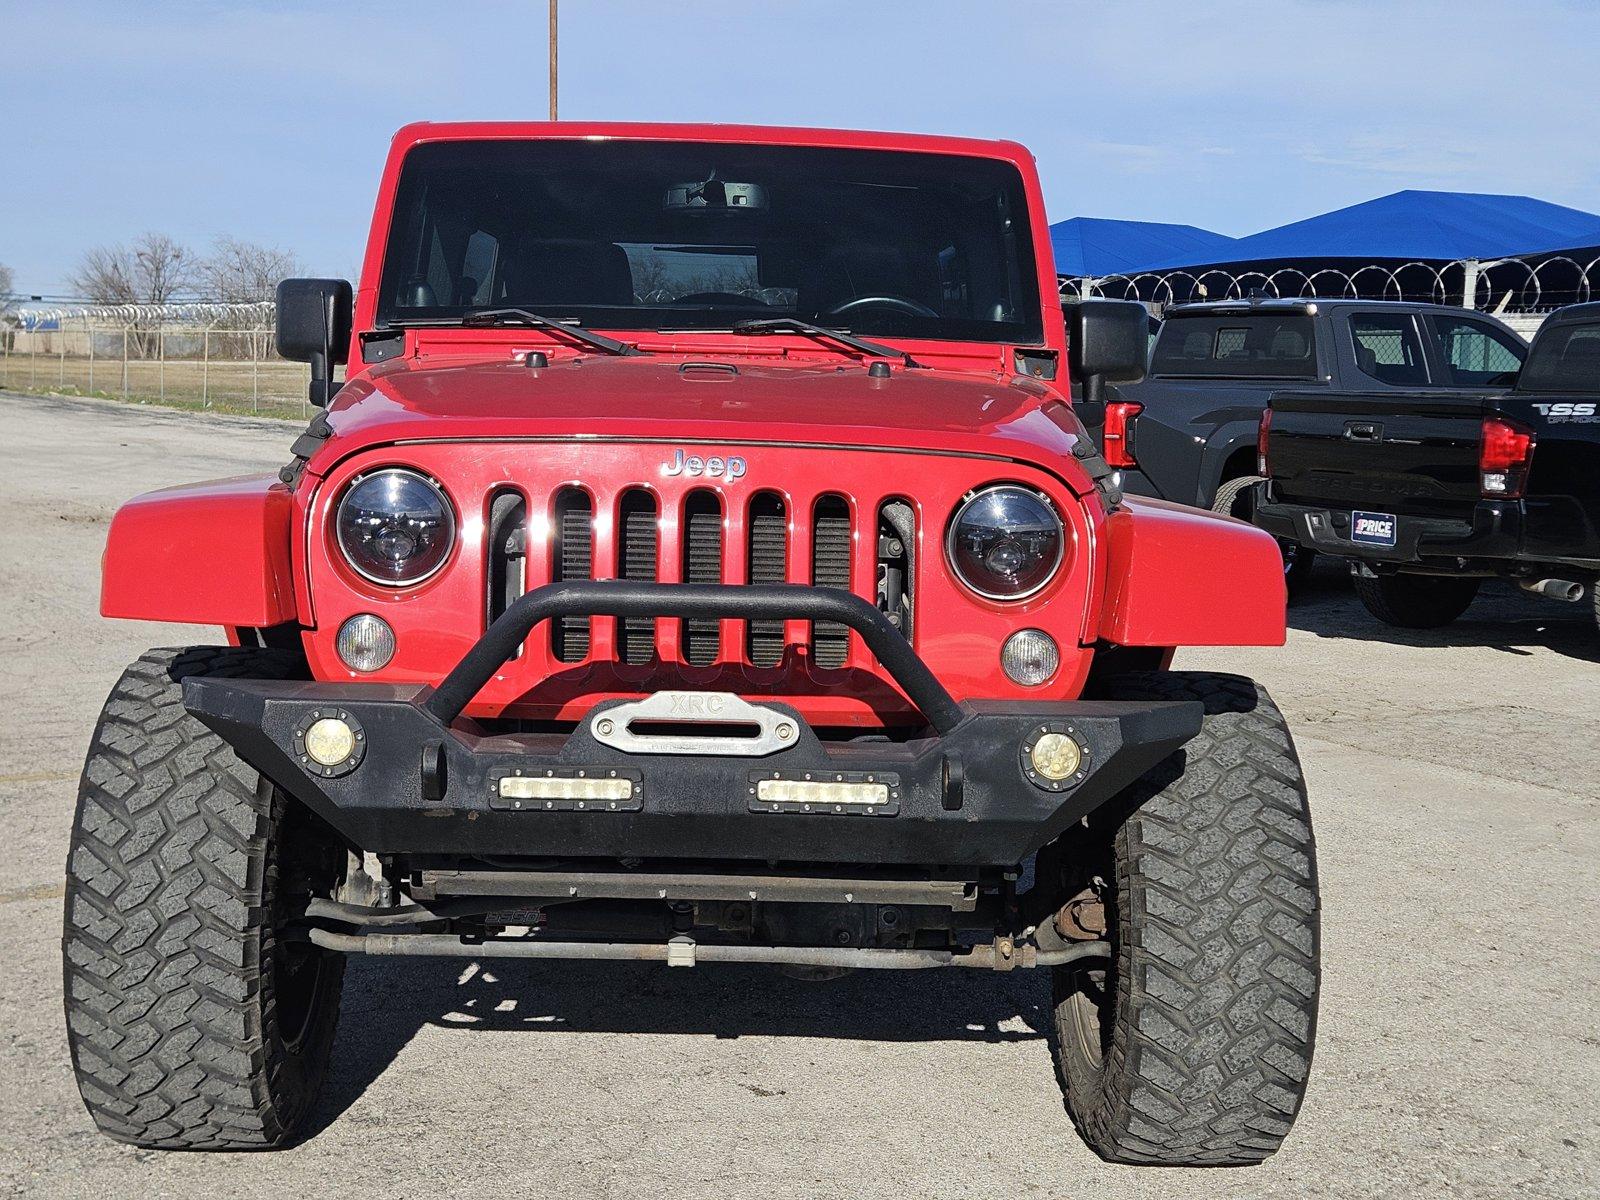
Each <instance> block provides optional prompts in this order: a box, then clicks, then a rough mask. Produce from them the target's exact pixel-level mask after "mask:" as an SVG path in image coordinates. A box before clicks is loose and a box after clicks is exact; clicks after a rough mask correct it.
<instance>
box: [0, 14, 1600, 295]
mask: <svg viewBox="0 0 1600 1200" xmlns="http://www.w3.org/2000/svg"><path fill="white" fill-rule="evenodd" d="M561 9H562V11H561V16H562V60H561V61H562V65H561V85H562V87H561V105H562V115H563V116H565V117H571V118H580V119H647V120H648V119H659V120H721V121H749V122H759V123H773V124H807V125H828V126H844V127H864V128H878V129H906V130H916V131H928V132H946V133H956V134H966V135H972V136H980V137H1010V138H1015V139H1017V140H1019V141H1022V142H1024V143H1025V144H1027V145H1028V146H1030V147H1031V148H1032V150H1033V151H1034V153H1035V155H1036V156H1037V157H1038V159H1039V164H1040V170H1041V173H1042V175H1043V177H1044V182H1045V195H1046V199H1047V202H1048V205H1049V208H1050V213H1051V217H1052V219H1053V220H1060V219H1062V218H1064V217H1069V216H1080V215H1082V216H1103V217H1124V218H1130V219H1137V220H1155V221H1177V222H1184V223H1188V224H1195V225H1202V226H1206V227H1208V228H1212V229H1216V230H1219V231H1221V232H1223V233H1229V234H1243V233H1249V232H1253V231H1255V230H1258V229H1262V228H1265V227H1268V226H1271V225H1277V224H1281V223H1283V222H1285V221H1291V220H1297V219H1299V218H1301V217H1305V216H1309V215H1311V214H1314V213H1317V212H1322V211H1325V210H1327V209H1332V208H1337V207H1340V206H1342V205H1346V204H1350V203H1353V202H1355V201H1358V200H1363V199H1367V198H1369V197H1371V196H1375V195H1381V194H1383V193H1386V192H1391V191H1395V190H1397V189H1400V188H1406V187H1419V188H1444V189H1452V190H1463V191H1485V192H1513V193H1525V194H1529V195H1534V196H1538V197H1541V198H1543V199H1546V200H1552V201H1555V202H1557V203H1561V204H1568V205H1572V206H1574V207H1576V208H1582V209H1588V210H1591V211H1600V140H1597V139H1596V138H1595V137H1594V130H1593V121H1594V114H1595V111H1596V108H1595V106H1596V103H1597V99H1596V94H1595V91H1594V79H1595V67H1594V64H1595V61H1596V55H1597V54H1600V4H1597V3H1594V2H1592V0H1572V2H1567V3H1562V2H1557V0H1548V2H1538V0H1521V2H1519V3H1503V2H1502V3H1492V2H1488V0H1407V2H1405V3H1394V2H1389V3H1366V2H1363V0H1314V2H1302V0H1271V2H1258V0H1236V2H1233V3H1211V2H1208V0H1159V2H1150V3H1139V2H1137V0H1127V2H1122V3H1114V4H1113V3H1105V2H1090V3H1077V2H1062V0H1056V2H1053V3H1048V2H1043V0H1041V2H1026V3H1025V2H1015V3H1008V2H1004V0H968V2H966V3H957V2H955V0H924V2H920V3H916V2H912V0H851V2H832V0H810V2H807V3H794V2H789V3H770V2H763V0H742V2H725V0H676V2H669V0H564V2H563V3H562V6H561ZM545 20H546V15H545V4H544V0H523V2H522V3H518V4H491V3H483V2H481V0H480V2H477V3H472V2H462V0H456V2H455V3H452V4H419V3H408V2H406V0H387V2H385V3H365V2H362V0H343V2H341V3H331V4H326V5H312V4H304V3H296V2H293V0H286V2H281V3H271V4H206V3H156V2H154V0H141V2H139V3H127V2H123V3H100V4H94V3H75V2H72V0H26V2H19V0H0V145H3V148H4V149H3V153H0V168H3V171H4V174H3V176H0V180H3V183H0V263H6V264H9V265H10V266H11V267H12V268H13V269H14V270H15V272H16V286H17V288H18V290H21V291H25V292H42V293H46V294H50V293H59V292H61V291H63V290H64V289H65V286H66V285H65V280H66V276H67V274H68V273H69V271H70V270H71V268H72V266H73V264H74V263H75V262H76V260H77V257H78V255H79V254H80V253H81V252H82V251H83V249H85V248H86V247H88V246H90V245H94V244H97V243H107V242H117V241H122V240H125V239H128V238H131V237H133V236H136V235H137V234H139V233H141V232H143V231H145V230H159V231H162V232H166V233H170V234H172V235H173V236H175V237H177V238H179V239H180V240H182V241H185V242H188V243H190V244H192V245H194V246H196V247H197V248H201V247H204V246H205V245H206V244H207V243H209V242H210V241H211V239H212V238H214V237H216V236H217V235H219V234H230V235H233V236H236V237H240V238H243V239H246V240H251V241H259V242H265V243H269V244H274V245H278V246H282V247H284V248H287V249H292V250H294V251H296V252H297V253H298V254H299V255H300V256H301V257H302V258H303V259H304V260H305V261H306V262H307V264H308V265H309V266H310V267H311V268H312V269H314V270H317V271H322V272H329V273H335V274H346V275H348V274H351V273H353V272H354V271H355V269H356V266H357V264H358V263H359V261H360V255H361V247H362V244H363V242H364V239H365V237H366V232H367V222H368V220H369V218H370V211H371V203H372V193H373V189H374V187H375V185H376V182H377V176H378V171H379V168H380V166H381V163H382V160H383V154H384V151H385V149H386V147H387V144H388V140H389V137H390V135H391V134H392V133H393V132H394V130H395V129H396V128H398V127H399V126H400V125H402V124H405V123H406V122H408V121H412V120H419V119H430V120H448V119H459V118H517V117H526V118H536V119H537V118H541V117H542V116H543V115H544V111H545V88H546V75H545Z"/></svg>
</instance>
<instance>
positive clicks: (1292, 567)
mask: <svg viewBox="0 0 1600 1200" xmlns="http://www.w3.org/2000/svg"><path fill="white" fill-rule="evenodd" d="M1261 482H1263V480H1262V478H1261V476H1259V475H1241V476H1239V478H1237V479H1230V480H1228V481H1227V482H1226V483H1224V484H1223V485H1222V486H1221V487H1219V488H1218V489H1217V494H1216V496H1215V497H1214V498H1213V499H1212V501H1211V511H1212V512H1219V513H1224V514H1226V515H1227V516H1230V517H1238V518H1239V520H1241V521H1249V522H1251V523H1254V521H1255V495H1256V491H1255V487H1256V484H1258V483H1261ZM1278 552H1279V553H1280V554H1281V555H1283V581H1284V584H1285V585H1286V586H1287V587H1288V589H1289V591H1290V592H1291V593H1293V592H1294V591H1295V590H1296V589H1298V588H1299V587H1300V586H1301V585H1302V584H1304V583H1305V581H1306V580H1308V579H1310V578H1311V572H1312V570H1313V569H1314V567H1313V564H1315V562H1316V561H1317V552H1316V551H1315V550H1312V549H1311V548H1309V547H1307V546H1302V545H1300V543H1299V542H1291V541H1289V540H1287V539H1285V538H1279V539H1278Z"/></svg>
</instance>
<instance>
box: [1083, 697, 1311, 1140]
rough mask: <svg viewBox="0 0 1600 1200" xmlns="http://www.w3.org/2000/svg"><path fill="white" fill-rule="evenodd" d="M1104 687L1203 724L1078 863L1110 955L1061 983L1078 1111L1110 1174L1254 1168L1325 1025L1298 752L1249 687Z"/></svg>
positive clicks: (1281, 1131)
mask: <svg viewBox="0 0 1600 1200" xmlns="http://www.w3.org/2000/svg"><path fill="white" fill-rule="evenodd" d="M1109 690H1110V694H1111V696H1112V697H1113V698H1115V699H1125V700H1133V699H1139V700H1198V701H1200V702H1202V703H1203V704H1204V705H1205V712H1206V715H1205V721H1204V724H1203V726H1202V728H1201V731H1200V734H1199V736H1198V737H1196V738H1195V739H1194V740H1193V741H1191V742H1189V743H1188V745H1186V746H1185V747H1184V748H1183V749H1181V750H1179V751H1177V752H1176V753H1174V754H1173V755H1172V756H1171V757H1169V758H1168V759H1167V760H1166V761H1165V762H1163V763H1162V764H1161V765H1160V766H1158V767H1156V768H1154V769H1153V770H1152V771H1150V772H1149V773H1148V774H1147V775H1146V776H1145V777H1144V778H1143V779H1141V780H1140V781H1139V782H1138V783H1136V784H1135V785H1134V786H1133V787H1132V788H1131V789H1129V791H1128V793H1127V794H1126V795H1125V797H1124V800H1125V805H1124V806H1123V807H1122V808H1121V809H1120V810H1118V811H1117V812H1116V813H1115V814H1113V815H1114V817H1115V818H1121V819H1120V823H1119V824H1116V825H1115V827H1106V826H1102V827H1101V828H1100V829H1099V830H1098V831H1093V832H1098V833H1100V834H1101V835H1102V838H1103V841H1102V842H1101V843H1100V848H1099V850H1098V851H1092V852H1091V857H1090V861H1089V862H1088V863H1085V864H1082V865H1083V866H1085V867H1087V874H1086V876H1085V877H1086V878H1088V879H1090V880H1092V881H1094V887H1095V890H1096V891H1097V892H1098V893H1099V895H1098V897H1097V899H1098V901H1099V904H1098V905H1096V912H1097V913H1099V912H1102V911H1103V918H1101V919H1102V920H1103V923H1104V928H1105V930H1106V935H1105V936H1107V937H1108V938H1109V939H1110V940H1111V942H1112V944H1113V946H1114V948H1115V953H1114V956H1113V958H1112V959H1110V960H1109V961H1108V960H1093V959H1090V960H1085V961H1082V962H1080V963H1076V964H1072V965H1069V966H1066V967H1058V968H1056V970H1055V972H1054V991H1055V1022H1054V1038H1053V1042H1054V1050H1055V1055H1056V1065H1057V1068H1058V1070H1059V1072H1060V1077H1061V1081H1062V1084H1063V1087H1064V1089H1065V1092H1066V1103H1067V1109H1068V1111H1069V1112H1070V1113H1071V1115H1072V1119H1073V1122H1074V1124H1075V1125H1076V1126H1077V1127H1078V1131H1079V1133H1081V1134H1082V1136H1083V1138H1084V1140H1085V1141H1087V1142H1088V1143H1089V1145H1090V1147H1091V1148H1092V1149H1094V1150H1095V1152H1096V1153H1098V1154H1099V1155H1100V1156H1101V1157H1103V1158H1105V1159H1107V1160H1109V1161H1112V1162H1125V1163H1153V1164H1162V1165H1169V1166H1204V1165H1226V1164H1244V1163H1257V1162H1260V1161H1262V1160H1263V1159H1265V1158H1267V1157H1268V1156H1269V1155H1271V1154H1272V1153H1273V1151H1275V1150H1276V1149H1277V1148H1278V1146H1279V1144H1280V1143H1281V1142H1282V1141H1283V1139H1284V1137H1285V1136H1286V1135H1287V1134H1288V1132H1289V1128H1290V1126H1291V1125H1292V1124H1293V1123H1294V1119H1295V1115H1296V1113H1297V1112H1298V1111H1299V1109H1300V1103H1301V1100H1302V1099H1303V1098H1304V1095H1305V1087H1306V1076H1307V1073H1308V1072H1309V1069H1310V1066H1311V1047H1312V1040H1313V1036H1314V1033H1315V1030H1316V1022H1317V989H1318V982H1319V973H1320V971H1319V965H1318V956H1319V942H1320V933H1319V921H1318V916H1319V902H1318V892H1317V869H1316V849H1315V845H1314V843H1313V840H1312V835H1311V823H1310V814H1309V813H1308V811H1307V808H1306V794H1305V786H1304V783H1303V781H1302V778H1301V774H1300V766H1299V762H1298V760H1297V759H1296V757H1295V751H1294V743H1293V742H1292V741H1291V740H1290V737H1289V731H1288V729H1287V728H1286V726H1285V725H1284V721H1283V718H1282V717H1281V716H1280V715H1279V713H1278V710H1277V708H1276V707H1274V705H1273V703H1272V700H1271V699H1270V698H1269V697H1268V696H1267V693H1266V691H1265V690H1264V689H1262V688H1261V687H1260V686H1258V685H1257V684H1255V683H1254V682H1252V681H1251V680H1248V679H1243V678H1240V677H1238V676H1234V675H1211V674H1202V673H1198V672H1161V673H1137V674H1128V675H1125V676H1118V677H1114V678H1113V679H1112V680H1111V683H1110V688H1109ZM1124 814H1125V815H1124ZM1101 906H1103V909H1102V907H1101Z"/></svg>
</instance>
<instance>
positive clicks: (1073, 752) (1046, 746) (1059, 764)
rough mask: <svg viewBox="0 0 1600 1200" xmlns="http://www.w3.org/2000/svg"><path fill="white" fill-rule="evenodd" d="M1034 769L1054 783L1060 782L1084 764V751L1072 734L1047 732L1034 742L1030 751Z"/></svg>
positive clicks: (1029, 755) (1076, 771) (1075, 772)
mask: <svg viewBox="0 0 1600 1200" xmlns="http://www.w3.org/2000/svg"><path fill="white" fill-rule="evenodd" d="M1028 761H1030V762H1031V763H1033V769H1034V770H1035V771H1037V772H1039V774H1040V775H1043V776H1044V777H1045V778H1046V779H1048V780H1050V781H1051V782H1052V783H1059V782H1060V781H1061V780H1063V779H1067V778H1069V777H1071V776H1073V775H1076V774H1077V773H1078V768H1079V767H1080V766H1081V765H1082V764H1083V751H1082V750H1081V749H1080V748H1079V746H1078V743H1077V741H1076V739H1074V738H1073V737H1072V736H1071V735H1070V734H1065V733H1047V734H1044V735H1043V736H1041V737H1040V738H1039V740H1038V741H1036V742H1035V743H1034V744H1033V749H1032V750H1030V751H1029V752H1028Z"/></svg>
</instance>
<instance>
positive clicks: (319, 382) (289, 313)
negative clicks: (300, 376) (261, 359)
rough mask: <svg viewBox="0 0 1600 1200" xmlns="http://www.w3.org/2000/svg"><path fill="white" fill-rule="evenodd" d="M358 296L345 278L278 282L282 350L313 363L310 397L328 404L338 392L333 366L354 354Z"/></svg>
mask: <svg viewBox="0 0 1600 1200" xmlns="http://www.w3.org/2000/svg"><path fill="white" fill-rule="evenodd" d="M353 309H354V298H353V296H352V293H351V290H350V285H349V284H348V283H347V282H346V281H345V280H343V279H285V280H284V281H283V282H282V283H280V284H278V338H277V341H278V353H279V355H281V356H282V357H284V358H287V359H289V360H291V361H293V362H303V363H310V364H311V388H310V400H311V403H312V404H316V405H319V406H325V405H326V404H327V403H328V401H329V400H331V399H332V398H333V394H334V393H335V392H336V391H338V390H339V389H338V387H337V386H336V385H335V384H334V383H333V368H334V367H335V366H337V365H338V364H340V363H342V362H344V361H345V359H346V358H348V357H349V353H350V323H351V320H352V312H353Z"/></svg>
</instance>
